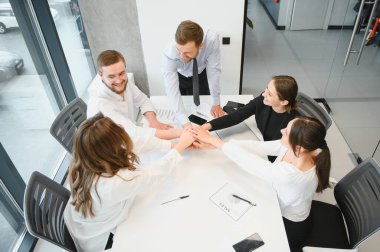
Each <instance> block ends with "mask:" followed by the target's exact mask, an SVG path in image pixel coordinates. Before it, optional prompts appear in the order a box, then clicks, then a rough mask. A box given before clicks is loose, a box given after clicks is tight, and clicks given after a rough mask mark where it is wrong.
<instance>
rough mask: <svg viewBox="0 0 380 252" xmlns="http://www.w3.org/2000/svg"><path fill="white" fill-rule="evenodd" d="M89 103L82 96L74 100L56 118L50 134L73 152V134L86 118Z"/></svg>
mask: <svg viewBox="0 0 380 252" xmlns="http://www.w3.org/2000/svg"><path fill="white" fill-rule="evenodd" d="M86 113H87V105H86V103H84V101H83V100H82V99H81V98H79V97H78V98H75V99H74V100H72V101H71V102H70V103H69V104H68V105H67V106H66V107H64V108H63V110H62V111H61V112H60V113H59V114H58V116H57V117H56V118H55V120H54V122H53V124H52V125H51V127H50V134H51V135H52V136H53V137H54V138H55V139H57V140H58V142H59V143H60V144H62V146H63V147H64V148H65V149H66V150H67V151H68V152H69V153H72V148H73V136H74V133H75V131H76V129H77V128H78V127H79V125H80V124H81V123H82V122H83V121H84V120H86V117H87V115H86Z"/></svg>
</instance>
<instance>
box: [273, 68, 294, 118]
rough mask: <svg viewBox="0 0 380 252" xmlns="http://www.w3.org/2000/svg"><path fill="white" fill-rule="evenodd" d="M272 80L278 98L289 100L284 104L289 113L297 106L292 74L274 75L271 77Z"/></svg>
mask: <svg viewBox="0 0 380 252" xmlns="http://www.w3.org/2000/svg"><path fill="white" fill-rule="evenodd" d="M272 80H273V81H274V87H275V88H276V92H277V95H278V98H279V99H280V100H282V101H283V100H287V101H288V102H289V103H288V104H287V105H286V106H285V109H286V111H287V112H288V113H289V112H290V111H292V110H293V109H295V108H296V107H297V101H296V97H297V93H298V85H297V81H296V80H295V79H294V78H293V77H292V76H288V75H276V76H273V77H272Z"/></svg>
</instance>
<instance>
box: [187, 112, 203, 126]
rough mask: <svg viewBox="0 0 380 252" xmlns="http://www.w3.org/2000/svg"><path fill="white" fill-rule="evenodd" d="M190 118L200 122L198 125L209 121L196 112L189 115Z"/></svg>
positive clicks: (196, 122) (191, 120)
mask: <svg viewBox="0 0 380 252" xmlns="http://www.w3.org/2000/svg"><path fill="white" fill-rule="evenodd" d="M189 120H190V122H192V123H195V124H198V125H202V124H205V123H206V122H207V120H206V119H203V118H201V117H199V116H196V115H194V114H191V115H190V116H189Z"/></svg>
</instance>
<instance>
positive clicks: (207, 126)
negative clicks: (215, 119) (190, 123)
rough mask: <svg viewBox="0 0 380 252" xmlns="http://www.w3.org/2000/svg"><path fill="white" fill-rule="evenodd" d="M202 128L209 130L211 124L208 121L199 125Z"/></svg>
mask: <svg viewBox="0 0 380 252" xmlns="http://www.w3.org/2000/svg"><path fill="white" fill-rule="evenodd" d="M201 128H202V129H205V130H210V129H212V126H211V124H210V123H205V124H203V125H202V126H201Z"/></svg>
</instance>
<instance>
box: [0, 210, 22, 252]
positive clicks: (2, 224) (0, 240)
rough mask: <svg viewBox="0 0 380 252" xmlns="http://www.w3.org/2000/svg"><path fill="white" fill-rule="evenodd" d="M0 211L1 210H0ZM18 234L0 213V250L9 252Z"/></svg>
mask: <svg viewBox="0 0 380 252" xmlns="http://www.w3.org/2000/svg"><path fill="white" fill-rule="evenodd" d="M0 209H1V208H0ZM18 236H19V234H17V232H16V231H15V230H14V229H13V228H12V226H11V225H10V224H9V222H8V220H7V219H6V218H5V216H3V214H2V213H1V211H0V244H1V245H0V249H1V251H11V249H12V248H13V245H14V243H15V242H16V241H17V238H18Z"/></svg>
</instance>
